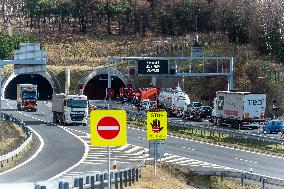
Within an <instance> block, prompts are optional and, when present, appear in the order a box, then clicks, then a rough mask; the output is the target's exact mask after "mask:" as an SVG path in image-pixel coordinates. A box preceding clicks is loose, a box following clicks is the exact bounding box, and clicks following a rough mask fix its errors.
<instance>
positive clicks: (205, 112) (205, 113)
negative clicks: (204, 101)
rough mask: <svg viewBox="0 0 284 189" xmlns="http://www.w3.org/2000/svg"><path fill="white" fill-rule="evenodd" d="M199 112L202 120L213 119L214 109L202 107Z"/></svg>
mask: <svg viewBox="0 0 284 189" xmlns="http://www.w3.org/2000/svg"><path fill="white" fill-rule="evenodd" d="M199 111H200V117H201V118H211V117H212V108H211V107H210V106H201V108H200V110H199Z"/></svg>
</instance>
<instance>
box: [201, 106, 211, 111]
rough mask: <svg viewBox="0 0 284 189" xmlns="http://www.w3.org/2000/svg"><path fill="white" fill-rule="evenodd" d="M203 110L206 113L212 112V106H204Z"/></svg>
mask: <svg viewBox="0 0 284 189" xmlns="http://www.w3.org/2000/svg"><path fill="white" fill-rule="evenodd" d="M202 109H203V110H205V111H212V108H211V107H210V106H204V107H202Z"/></svg>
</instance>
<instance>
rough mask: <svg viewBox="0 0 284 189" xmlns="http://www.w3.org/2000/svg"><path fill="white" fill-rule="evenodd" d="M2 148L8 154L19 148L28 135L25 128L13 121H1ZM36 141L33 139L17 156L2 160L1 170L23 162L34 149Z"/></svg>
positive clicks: (0, 139)
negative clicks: (24, 130)
mask: <svg viewBox="0 0 284 189" xmlns="http://www.w3.org/2000/svg"><path fill="white" fill-rule="evenodd" d="M0 128H1V129H0V150H1V153H2V154H7V153H8V152H11V151H13V150H15V149H16V148H18V147H19V146H20V145H21V144H22V143H23V141H24V139H25V137H26V135H25V133H24V132H23V130H22V129H21V128H20V127H19V126H18V125H16V124H15V123H13V122H9V121H0ZM34 145H35V143H34V138H33V139H32V141H31V142H30V143H29V144H28V145H27V146H26V147H25V148H24V149H23V150H22V151H21V152H20V153H19V154H18V155H16V156H14V157H12V158H10V159H8V160H5V161H2V162H0V172H3V171H6V170H8V169H10V168H12V167H15V166H17V165H18V164H19V163H21V162H22V161H23V160H24V159H25V158H26V157H27V155H28V153H29V152H30V151H31V149H33V147H34Z"/></svg>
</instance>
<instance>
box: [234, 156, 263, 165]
mask: <svg viewBox="0 0 284 189" xmlns="http://www.w3.org/2000/svg"><path fill="white" fill-rule="evenodd" d="M235 159H236V160H240V161H244V162H250V163H254V164H257V163H258V162H256V161H253V160H247V159H242V158H238V157H235Z"/></svg>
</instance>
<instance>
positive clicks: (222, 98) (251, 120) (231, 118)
mask: <svg viewBox="0 0 284 189" xmlns="http://www.w3.org/2000/svg"><path fill="white" fill-rule="evenodd" d="M213 104H214V108H213V112H212V119H211V122H213V124H214V125H222V124H230V125H231V126H233V127H234V128H240V127H257V124H261V123H264V122H265V109H266V94H254V93H250V92H231V91H217V92H216V97H215V98H214V101H213Z"/></svg>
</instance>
